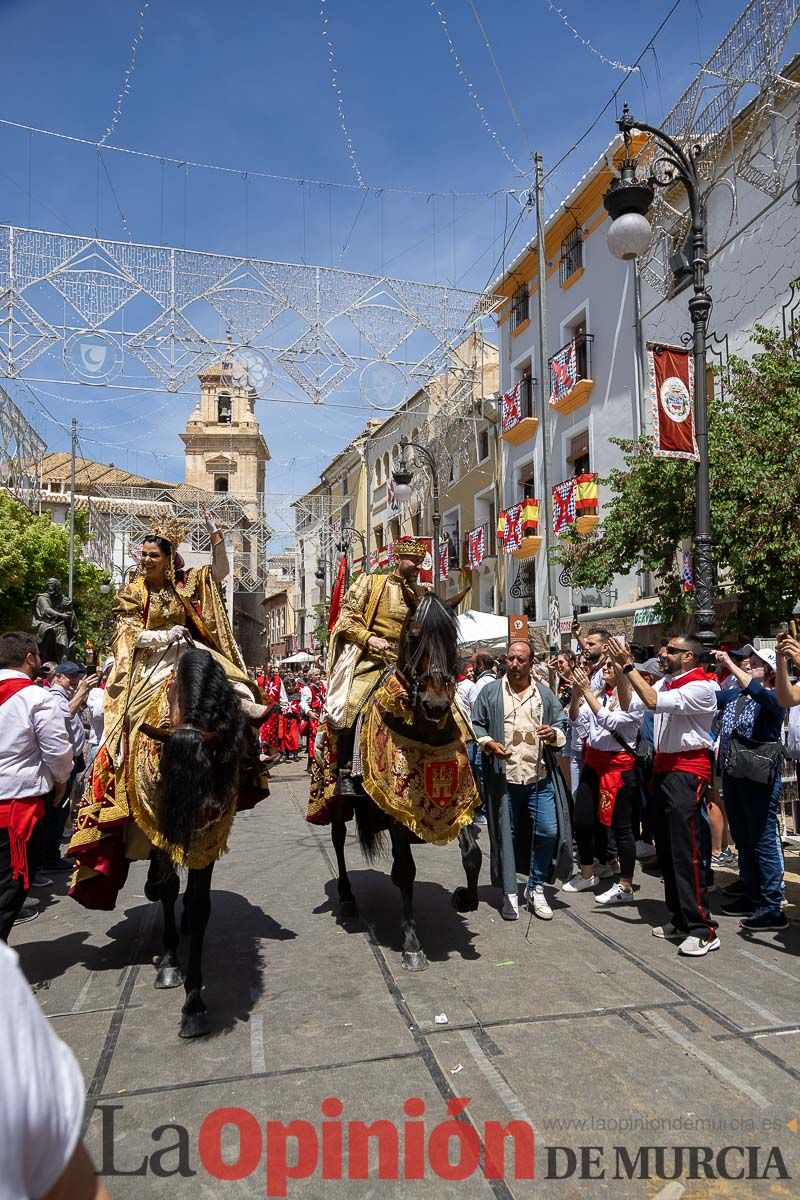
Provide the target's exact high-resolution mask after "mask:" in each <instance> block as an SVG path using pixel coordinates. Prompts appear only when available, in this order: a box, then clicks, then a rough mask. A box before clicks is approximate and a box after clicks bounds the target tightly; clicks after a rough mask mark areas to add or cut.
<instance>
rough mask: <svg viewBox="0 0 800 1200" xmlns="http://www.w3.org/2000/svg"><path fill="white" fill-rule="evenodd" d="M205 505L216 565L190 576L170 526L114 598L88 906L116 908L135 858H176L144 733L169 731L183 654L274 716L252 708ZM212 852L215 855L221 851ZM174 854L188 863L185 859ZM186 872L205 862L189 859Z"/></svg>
mask: <svg viewBox="0 0 800 1200" xmlns="http://www.w3.org/2000/svg"><path fill="white" fill-rule="evenodd" d="M202 508H203V513H204V515H205V518H206V524H207V526H208V531H209V534H210V537H211V551H212V565H211V566H210V567H209V566H202V567H196V568H192V569H190V570H188V571H187V570H184V564H183V560H182V559H181V558H180V555H178V554H176V552H175V551H176V548H177V546H178V544H179V543H180V542H181V541H182V539H183V533H184V531H183V529H182V528H181V527H180V526H179V524H178V523H177V522H176V521H175V520H172V519H170V520H169V521H167V522H165V523H164V524H163V525H161V526H159V527H158V528H154V529H153V531H152V532H151V533H150V534H148V535H147V537H145V538H144V541H143V543H142V552H141V558H140V564H139V572H138V573H137V575H136V577H135V578H134V579H133V581H132V582H131V583H129V584H127V585H126V586H124V587H123V588H121V589H120V591H119V592H118V593H117V596H116V604H115V609H114V612H115V616H116V618H117V627H116V633H115V637H114V643H113V648H112V653H113V655H114V670H113V673H112V675H111V677H110V679H109V682H108V686H107V688H106V694H105V711H104V718H105V721H104V733H103V741H102V744H101V746H100V749H99V751H98V753H97V757H96V758H95V761H94V765H93V768H92V776H91V779H90V781H89V783H88V785H87V788H86V792H85V794H84V797H83V801H82V804H81V807H80V809H79V812H78V815H77V819H76V822H75V832H74V834H73V837H72V841H71V843H70V847H69V851H68V853H69V854H70V856H71V857H72V858H73V859H74V860H75V863H76V870H75V873H74V875H73V878H72V882H71V890H70V894H71V895H72V896H74V898H75V899H76V900H78V901H79V902H80V903H81V904H83V905H85V906H86V907H87V908H104V909H111V908H113V907H114V904H115V901H116V897H117V893H118V892H119V890H120V888H121V887H122V885H123V884H124V882H125V878H126V876H127V873H128V866H129V863H130V861H131V860H132V859H142V858H144V859H146V858H148V857H149V853H150V849H151V844H155V845H158V846H159V847H160V848H161V849H164V850H166V851H167V852H168V853H170V852H171V851H172V850H174V849H175V848H173V847H170V846H168V845H165V844H162V842H163V839H162V838H161V837H160V835H159V832H158V820H157V813H156V811H155V808H154V802H155V787H154V780H155V777H156V776H157V756H158V749H157V747H156V745H155V744H154V743H153V742H152V741H151V740H150V738H149V737H147V736H145V735H144V734H142V732H141V727H142V725H143V724H147V725H149V726H151V727H159V726H160V727H162V728H163V727H166V726H167V725H168V724H169V699H168V695H167V689H168V686H169V683H170V681H171V679H172V677H173V674H174V671H175V667H176V665H177V662H178V658H179V656H180V653H181V650H182V648H184V647H186V646H191V645H194V646H197V647H203V648H204V649H206V650H207V651H208V652H209V653H210V654H212V655H213V656H214V657H215V658H216V659H217V661H218V662H219V663H220V665H221V666H222V667H223V669H224V671H225V674H226V676H227V677H228V679H229V680H230V682H231V684H232V685H233V688H234V691H235V692H236V694H237V695H238V697H239V698H240V702H241V703H242V707H243V708H244V710H245V713H246V715H247V716H248V717H249V718H251V719H256V718H257V717H259V716H261V717H262V719H263V716H264V715H265V712H266V710H265V709H263V707H262V706H261V705H260V704H257V703H255V702H254V701H256V700H258V699H259V698H260V697H259V695H258V691H257V689H256V688H255V687H254V685H253V684H252V683H251V682H250V680H249V679H248V676H247V671H246V670H245V666H244V662H243V660H242V656H241V653H240V651H239V647H238V646H237V645H236V642H235V641H234V637H233V633H232V631H231V627H230V624H229V622H228V618H227V614H226V611H225V606H224V603H223V600H222V597H221V595H220V592H219V587H218V585H219V583H220V582H221V581H222V580H223V579H224V578H225V576H226V575H227V574H228V569H229V567H228V559H227V555H226V553H225V545H224V542H223V539H222V534H221V533H220V532H219V530H218V529H217V526H216V523H215V522H214V519H213V517H212V516H211V514H210V513H209V511H208V509H207V508H206V507H205V505H203V506H202ZM154 763H155V770H154V769H153V768H154ZM208 849H211V848H207V851H208ZM213 849H215V850H216V854H215V855H214V857H217V856H218V853H219V852H221V847H214V848H213ZM206 856H207V855H206ZM173 857H174V858H175V860H176V861H180V860H181V855H180V853H179V852H176V853H175V855H174V856H173ZM183 865H187V866H195V865H199V864H196V863H194V862H191V861H188V860H187V861H186V862H185V863H184V864H183Z"/></svg>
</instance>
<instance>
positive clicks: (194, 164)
mask: <svg viewBox="0 0 800 1200" xmlns="http://www.w3.org/2000/svg"><path fill="white" fill-rule="evenodd" d="M0 125H5V126H6V127H7V128H9V129H19V130H22V131H23V132H24V133H27V134H29V135H33V134H36V135H37V136H41V137H50V138H58V139H60V140H61V141H63V142H74V143H75V144H76V145H78V146H90V147H91V148H92V150H97V148H98V145H99V143H98V142H93V141H92V140H91V139H90V138H84V137H78V136H77V135H76V134H72V133H61V132H60V131H59V130H56V129H45V128H43V127H42V126H37V125H28V124H26V123H25V122H23V121H12V120H11V119H10V118H8V117H0ZM103 150H104V151H110V150H113V151H114V152H115V153H116V154H127V155H130V156H131V157H133V158H144V159H149V160H150V161H151V162H156V163H158V164H159V165H160V166H166V165H167V164H169V165H170V166H174V167H180V168H181V170H193V171H219V172H220V173H221V174H223V175H237V176H238V177H239V178H240V179H241V178H242V177H243V176H245V175H246V176H247V177H248V178H249V179H250V180H253V179H268V180H270V181H271V182H273V183H293V184H298V185H299V186H300V187H304V186H309V187H319V188H341V189H342V190H345V191H358V192H361V191H362V190H363V188H364V187H368V188H369V190H370V191H374V192H386V193H387V194H388V193H391V194H392V195H396V196H421V197H422V198H423V199H424V200H428V199H429V198H430V197H431V196H446V197H447V198H448V200H449V199H450V198H451V197H452V196H484V197H486V198H489V197H491V196H506V195H513V194H514V193H515V192H516V191H517V188H518V185H516V184H515V185H514V186H508V187H500V188H489V189H485V190H484V191H467V192H460V191H447V192H442V191H436V190H435V189H432V188H412V187H393V186H386V185H385V184H381V186H380V187H376V186H375V185H374V184H364V185H362V184H359V183H343V182H342V181H341V180H335V179H317V178H308V177H306V178H304V179H301V178H300V176H299V175H279V174H277V173H276V172H273V171H256V170H253V169H252V168H249V167H225V166H222V165H221V164H220V163H212V162H200V161H197V160H193V159H186V158H175V157H174V156H173V155H170V154H158V153H156V152H155V151H152V150H133V149H131V147H130V146H117V145H113V144H111V143H110V142H106V144H105V145H104V146H103Z"/></svg>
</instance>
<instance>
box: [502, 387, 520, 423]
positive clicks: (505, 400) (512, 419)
mask: <svg viewBox="0 0 800 1200" xmlns="http://www.w3.org/2000/svg"><path fill="white" fill-rule="evenodd" d="M521 396H522V380H521V379H518V380H517V382H516V383H515V384H514V386H513V387H512V388H509V389H508V391H507V392H504V393H503V396H502V398H501V400H500V431H501V433H505V432H506V430H508V429H513V427H514V426H515V425H517V424H519V421H520V418H521V416H522V405H521Z"/></svg>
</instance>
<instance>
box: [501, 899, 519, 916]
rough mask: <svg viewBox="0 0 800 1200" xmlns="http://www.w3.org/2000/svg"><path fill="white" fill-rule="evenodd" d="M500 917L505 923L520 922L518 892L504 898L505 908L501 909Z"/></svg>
mask: <svg viewBox="0 0 800 1200" xmlns="http://www.w3.org/2000/svg"><path fill="white" fill-rule="evenodd" d="M500 916H501V917H502V918H503V920H504V921H518V920H519V896H518V895H517V893H516V892H508V893H507V894H506V895H505V896H503V907H502V908H501V909H500Z"/></svg>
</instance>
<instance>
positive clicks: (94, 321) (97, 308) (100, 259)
mask: <svg viewBox="0 0 800 1200" xmlns="http://www.w3.org/2000/svg"><path fill="white" fill-rule="evenodd" d="M50 282H51V283H52V285H53V287H54V288H56V290H57V291H59V292H60V293H61V295H62V296H63V297H64V299H65V300H69V302H70V304H71V305H72V307H73V308H74V309H75V310H76V311H77V312H79V313H80V315H81V316H82V317H83V319H84V320H85V321H87V322H88V324H89V325H91V326H92V327H95V326H97V325H102V323H103V322H104V321H107V320H108V318H109V317H110V316H112V315H113V314H114V313H115V312H117V311H118V310H119V309H120V308H122V307H123V305H125V304H127V303H128V301H129V300H131V299H132V298H133V297H134V296H135V295H136V294H137V292H139V291H140V290H141V289H140V287H139V284H138V283H137V282H136V280H135V279H132V278H131V276H130V275H129V274H128V272H127V271H126V270H125V269H124V267H121V266H120V265H119V263H117V262H115V260H114V259H113V258H112V257H111V255H110V254H108V253H107V252H106V250H104V249H103V247H102V246H100V245H98V243H97V242H92V243H90V244H89V245H88V246H86V247H85V248H84V249H82V250H81V251H80V252H79V253H78V254H76V255H74V256H73V257H72V258H71V259H70V260H68V261H67V262H65V263H64V264H63V266H61V267H59V269H58V270H57V271H54V272H53V274H52V275H51V276H50Z"/></svg>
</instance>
